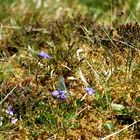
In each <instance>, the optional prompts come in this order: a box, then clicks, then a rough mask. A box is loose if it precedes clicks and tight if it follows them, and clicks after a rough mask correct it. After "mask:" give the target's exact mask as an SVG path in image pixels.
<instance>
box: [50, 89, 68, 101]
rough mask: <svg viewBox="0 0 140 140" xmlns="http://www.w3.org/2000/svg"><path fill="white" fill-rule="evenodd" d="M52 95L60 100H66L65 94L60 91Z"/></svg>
mask: <svg viewBox="0 0 140 140" xmlns="http://www.w3.org/2000/svg"><path fill="white" fill-rule="evenodd" d="M52 95H53V96H55V97H56V98H58V99H60V100H65V99H66V98H67V96H66V93H65V92H64V91H62V90H55V91H53V92H52Z"/></svg>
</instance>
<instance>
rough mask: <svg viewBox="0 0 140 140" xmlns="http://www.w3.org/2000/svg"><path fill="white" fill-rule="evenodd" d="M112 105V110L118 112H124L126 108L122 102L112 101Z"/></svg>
mask: <svg viewBox="0 0 140 140" xmlns="http://www.w3.org/2000/svg"><path fill="white" fill-rule="evenodd" d="M111 107H112V110H113V111H117V112H122V111H124V110H125V107H124V105H121V104H115V103H112V104H111Z"/></svg>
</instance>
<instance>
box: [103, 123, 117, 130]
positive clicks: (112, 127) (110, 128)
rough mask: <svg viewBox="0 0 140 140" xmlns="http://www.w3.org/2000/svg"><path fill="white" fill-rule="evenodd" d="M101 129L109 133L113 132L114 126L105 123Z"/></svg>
mask: <svg viewBox="0 0 140 140" xmlns="http://www.w3.org/2000/svg"><path fill="white" fill-rule="evenodd" d="M103 127H104V128H105V129H106V130H109V131H113V130H114V125H113V124H112V123H110V122H109V123H105V124H103Z"/></svg>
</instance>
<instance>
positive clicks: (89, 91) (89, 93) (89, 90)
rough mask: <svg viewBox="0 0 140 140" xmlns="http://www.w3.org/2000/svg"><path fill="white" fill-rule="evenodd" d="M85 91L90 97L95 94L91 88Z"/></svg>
mask: <svg viewBox="0 0 140 140" xmlns="http://www.w3.org/2000/svg"><path fill="white" fill-rule="evenodd" d="M84 90H85V91H86V92H87V94H88V95H92V94H93V93H94V89H93V88H90V87H85V88H84Z"/></svg>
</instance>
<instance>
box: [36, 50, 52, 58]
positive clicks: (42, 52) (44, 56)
mask: <svg viewBox="0 0 140 140" xmlns="http://www.w3.org/2000/svg"><path fill="white" fill-rule="evenodd" d="M38 57H41V58H46V59H51V58H52V57H51V56H50V55H49V54H47V53H45V52H44V51H41V52H39V54H38Z"/></svg>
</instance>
